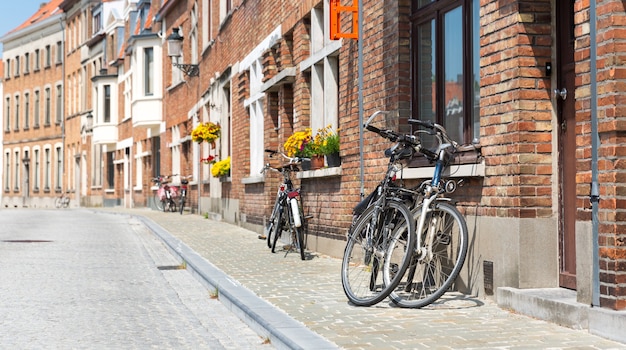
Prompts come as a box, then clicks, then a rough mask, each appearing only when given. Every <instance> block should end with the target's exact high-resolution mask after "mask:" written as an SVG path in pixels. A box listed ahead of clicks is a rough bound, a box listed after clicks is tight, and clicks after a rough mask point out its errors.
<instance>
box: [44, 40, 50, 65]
mask: <svg viewBox="0 0 626 350" xmlns="http://www.w3.org/2000/svg"><path fill="white" fill-rule="evenodd" d="M50 51H51V50H50V45H46V58H45V60H46V63H45V64H44V67H45V68H49V67H50V61H51V59H52V52H50Z"/></svg>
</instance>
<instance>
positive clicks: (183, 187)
mask: <svg viewBox="0 0 626 350" xmlns="http://www.w3.org/2000/svg"><path fill="white" fill-rule="evenodd" d="M192 177H193V176H192V175H187V176H182V175H181V177H180V200H179V207H180V208H179V209H180V215H183V211H184V210H185V202H186V201H187V189H188V187H189V180H190V179H191V178H192Z"/></svg>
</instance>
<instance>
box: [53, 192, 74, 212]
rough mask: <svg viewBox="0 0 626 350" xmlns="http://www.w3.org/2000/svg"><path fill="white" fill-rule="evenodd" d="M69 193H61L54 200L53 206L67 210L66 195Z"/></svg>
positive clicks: (68, 199)
mask: <svg viewBox="0 0 626 350" xmlns="http://www.w3.org/2000/svg"><path fill="white" fill-rule="evenodd" d="M68 193H69V191H67V192H65V193H61V195H60V196H59V197H57V198H56V199H55V200H54V206H55V207H56V208H57V209H58V208H67V207H69V206H70V197H69V196H68V195H67V194H68Z"/></svg>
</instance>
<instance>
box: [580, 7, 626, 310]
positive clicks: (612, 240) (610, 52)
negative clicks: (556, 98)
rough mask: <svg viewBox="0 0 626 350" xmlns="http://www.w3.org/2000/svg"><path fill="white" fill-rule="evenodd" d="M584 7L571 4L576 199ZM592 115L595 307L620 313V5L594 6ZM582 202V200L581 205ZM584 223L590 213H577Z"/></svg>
mask: <svg viewBox="0 0 626 350" xmlns="http://www.w3.org/2000/svg"><path fill="white" fill-rule="evenodd" d="M588 6H589V3H588V2H586V1H585V2H583V1H577V3H576V6H575V9H576V10H577V13H576V16H575V20H576V23H575V24H576V29H575V33H576V37H577V40H576V58H577V60H578V61H579V62H578V64H577V66H576V67H577V79H576V85H577V91H576V100H577V108H576V109H577V114H576V119H577V120H578V121H579V125H580V126H579V127H580V129H581V134H582V135H581V141H584V144H583V145H582V146H583V147H581V149H580V151H579V154H580V157H579V164H580V165H579V166H578V167H579V169H580V170H581V172H580V174H579V178H580V181H579V188H578V191H577V192H578V193H579V196H581V197H583V196H584V197H586V196H588V195H589V193H590V187H589V184H590V183H591V163H590V162H591V148H590V146H591V139H590V137H589V136H587V135H589V132H590V131H591V124H590V119H591V118H590V115H591V114H590V99H589V97H590V87H589V85H588V84H589V81H590V76H589V73H590V62H589V48H590V46H589V45H590V37H589V13H588V11H589V7H588ZM597 16H598V22H597V43H598V46H597V69H598V71H597V75H596V76H597V82H598V85H597V93H598V98H597V107H598V108H597V109H598V110H597V117H598V132H599V137H600V142H599V150H598V153H599V161H598V170H599V177H598V180H599V183H600V197H601V200H600V203H599V213H598V221H599V233H598V234H599V237H598V243H599V246H600V247H599V258H600V265H599V268H600V305H601V306H603V307H608V308H612V309H617V310H620V309H626V287H624V286H626V274H625V273H624V271H626V229H625V228H626V223H625V218H626V216H625V215H624V210H625V208H626V205H625V204H624V200H623V196H624V195H626V191H624V181H626V176H624V175H625V174H626V171H625V169H626V167H625V166H624V164H626V163H625V159H626V158H625V156H626V147H625V146H624V145H625V144H626V134H625V133H624V130H626V123H625V120H626V107H624V106H626V98H625V97H624V95H623V93H616V92H623V91H624V89H626V68H625V67H624V65H623V61H624V59H626V54H625V52H626V31H625V30H624V29H626V25H625V24H624V23H626V12H625V9H624V3H623V2H622V1H615V0H608V1H601V2H598V3H597ZM587 202H588V201H587ZM581 214H585V215H584V219H586V220H589V219H590V211H589V210H586V211H585V212H583V213H579V216H581Z"/></svg>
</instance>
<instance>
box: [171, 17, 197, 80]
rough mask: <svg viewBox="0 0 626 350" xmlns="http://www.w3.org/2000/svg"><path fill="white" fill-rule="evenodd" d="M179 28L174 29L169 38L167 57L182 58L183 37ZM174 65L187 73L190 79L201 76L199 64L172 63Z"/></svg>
mask: <svg viewBox="0 0 626 350" xmlns="http://www.w3.org/2000/svg"><path fill="white" fill-rule="evenodd" d="M178 30H179V29H178V28H177V27H175V28H173V29H172V34H170V35H169V36H168V37H167V55H168V56H170V58H172V59H173V58H174V57H176V58H178V57H181V56H182V49H183V39H184V38H183V37H182V36H181V35H180V34H178ZM172 65H173V66H174V67H176V68H178V69H180V70H182V71H183V73H185V75H187V76H190V77H197V76H198V75H200V69H199V67H198V65H197V64H183V63H177V62H174V61H172Z"/></svg>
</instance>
